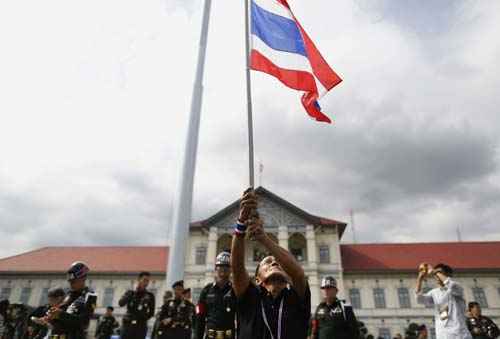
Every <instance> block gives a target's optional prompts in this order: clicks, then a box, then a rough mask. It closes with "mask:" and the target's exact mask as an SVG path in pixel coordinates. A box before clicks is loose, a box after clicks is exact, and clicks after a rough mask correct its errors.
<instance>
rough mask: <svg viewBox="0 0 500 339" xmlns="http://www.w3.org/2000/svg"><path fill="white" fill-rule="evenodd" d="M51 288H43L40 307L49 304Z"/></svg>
mask: <svg viewBox="0 0 500 339" xmlns="http://www.w3.org/2000/svg"><path fill="white" fill-rule="evenodd" d="M48 294H49V288H48V287H45V288H42V294H41V295H40V303H39V306H45V305H47V304H48V303H49V295H48Z"/></svg>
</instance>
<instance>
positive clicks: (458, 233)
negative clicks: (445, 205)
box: [457, 226, 462, 242]
mask: <svg viewBox="0 0 500 339" xmlns="http://www.w3.org/2000/svg"><path fill="white" fill-rule="evenodd" d="M457 241H458V242H462V232H461V231H460V226H457Z"/></svg>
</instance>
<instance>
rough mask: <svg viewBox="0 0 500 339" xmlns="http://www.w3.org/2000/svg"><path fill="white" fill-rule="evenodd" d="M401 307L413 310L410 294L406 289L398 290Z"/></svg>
mask: <svg viewBox="0 0 500 339" xmlns="http://www.w3.org/2000/svg"><path fill="white" fill-rule="evenodd" d="M398 298H399V307H401V308H411V302H410V293H409V292H408V289H407V288H406V287H400V288H398Z"/></svg>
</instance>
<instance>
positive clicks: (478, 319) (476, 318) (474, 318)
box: [467, 302, 500, 339]
mask: <svg viewBox="0 0 500 339" xmlns="http://www.w3.org/2000/svg"><path fill="white" fill-rule="evenodd" d="M469 313H470V317H469V318H467V327H468V328H469V331H470V333H471V334H472V337H473V338H478V339H490V338H491V339H494V338H497V337H498V336H499V335H500V331H499V329H498V327H497V325H496V324H495V323H494V322H493V320H491V319H490V318H488V317H485V316H484V315H482V314H481V306H480V305H479V303H477V302H470V303H469Z"/></svg>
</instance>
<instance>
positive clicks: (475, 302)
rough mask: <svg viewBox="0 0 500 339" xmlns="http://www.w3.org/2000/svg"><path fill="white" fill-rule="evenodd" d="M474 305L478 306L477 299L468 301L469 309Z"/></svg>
mask: <svg viewBox="0 0 500 339" xmlns="http://www.w3.org/2000/svg"><path fill="white" fill-rule="evenodd" d="M476 306H480V305H479V303H478V302H477V301H471V302H470V303H469V307H468V309H469V311H470V310H472V309H473V308H474V307H476Z"/></svg>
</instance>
